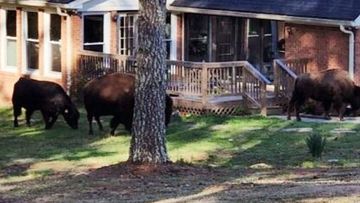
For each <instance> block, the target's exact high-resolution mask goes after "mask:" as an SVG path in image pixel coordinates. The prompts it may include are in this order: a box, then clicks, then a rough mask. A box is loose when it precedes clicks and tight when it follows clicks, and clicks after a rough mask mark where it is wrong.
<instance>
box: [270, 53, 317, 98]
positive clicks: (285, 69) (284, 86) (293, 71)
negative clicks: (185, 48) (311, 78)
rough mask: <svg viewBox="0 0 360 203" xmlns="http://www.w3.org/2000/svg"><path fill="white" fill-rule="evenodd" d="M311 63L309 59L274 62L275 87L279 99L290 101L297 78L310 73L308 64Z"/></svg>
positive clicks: (276, 60)
mask: <svg viewBox="0 0 360 203" xmlns="http://www.w3.org/2000/svg"><path fill="white" fill-rule="evenodd" d="M310 61H311V59H309V58H303V59H290V60H281V59H275V60H274V64H273V67H274V73H275V79H274V86H275V96H276V98H277V99H280V98H284V97H285V98H287V99H290V97H291V94H292V91H293V88H294V83H295V80H296V78H297V76H298V75H300V74H303V73H307V72H308V71H309V70H308V64H309V62H310Z"/></svg>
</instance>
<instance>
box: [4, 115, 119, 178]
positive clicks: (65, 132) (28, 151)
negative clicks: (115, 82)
mask: <svg viewBox="0 0 360 203" xmlns="http://www.w3.org/2000/svg"><path fill="white" fill-rule="evenodd" d="M81 114H82V115H81V118H82V119H80V125H79V129H78V130H73V129H71V128H70V127H68V125H67V124H66V123H65V121H64V120H63V119H62V118H59V119H58V121H57V122H56V123H55V125H54V126H53V128H52V129H50V130H44V124H43V122H42V119H41V116H40V113H38V112H36V113H35V114H34V116H33V119H32V126H31V127H27V126H26V125H25V122H24V120H23V119H21V122H20V126H19V127H18V128H14V127H13V123H12V111H11V109H4V110H1V111H0V116H1V117H0V118H1V120H0V121H1V122H0V129H1V130H2V133H0V154H1V156H0V174H2V176H16V175H23V174H25V172H26V171H27V169H29V167H30V166H31V165H33V164H36V163H40V162H43V161H46V162H52V161H80V160H83V159H86V158H93V157H98V158H101V157H107V156H110V155H113V154H115V152H109V151H103V150H100V149H98V148H97V147H95V146H92V143H95V142H97V141H99V140H102V139H104V136H89V135H87V133H84V132H87V130H86V128H87V125H86V124H85V123H86V122H85V116H84V115H83V112H81ZM20 168H21V169H22V170H20ZM12 169H15V173H12V172H11V171H13V170H12ZM17 169H19V170H20V171H21V172H17V171H19V170H17ZM9 171H10V172H9Z"/></svg>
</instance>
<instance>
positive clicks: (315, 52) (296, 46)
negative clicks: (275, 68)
mask: <svg viewBox="0 0 360 203" xmlns="http://www.w3.org/2000/svg"><path fill="white" fill-rule="evenodd" d="M348 47H349V37H348V35H347V34H345V33H342V32H341V31H340V29H339V28H337V27H322V26H314V25H298V24H289V23H288V24H286V25H285V50H286V51H285V58H286V59H297V58H310V59H311V61H310V64H309V66H308V71H309V72H317V71H321V70H325V69H343V70H348V64H349V62H348V60H349V57H348V56H349V48H348Z"/></svg>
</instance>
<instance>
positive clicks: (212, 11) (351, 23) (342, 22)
mask: <svg viewBox="0 0 360 203" xmlns="http://www.w3.org/2000/svg"><path fill="white" fill-rule="evenodd" d="M168 10H169V11H172V12H180V13H197V14H208V15H222V16H235V17H246V18H258V19H268V20H279V21H290V22H294V23H303V24H317V25H333V26H335V25H344V26H353V27H354V26H355V25H356V22H357V23H358V26H360V16H359V17H358V18H357V19H356V20H355V21H346V20H335V19H324V18H309V17H298V16H288V15H278V14H267V13H253V12H240V11H225V10H216V9H203V8H191V7H179V6H172V5H169V6H168Z"/></svg>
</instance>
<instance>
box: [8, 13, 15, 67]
mask: <svg viewBox="0 0 360 203" xmlns="http://www.w3.org/2000/svg"><path fill="white" fill-rule="evenodd" d="M16 41H17V40H16V11H15V10H7V11H6V66H7V67H15V66H16V61H17V50H16Z"/></svg>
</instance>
